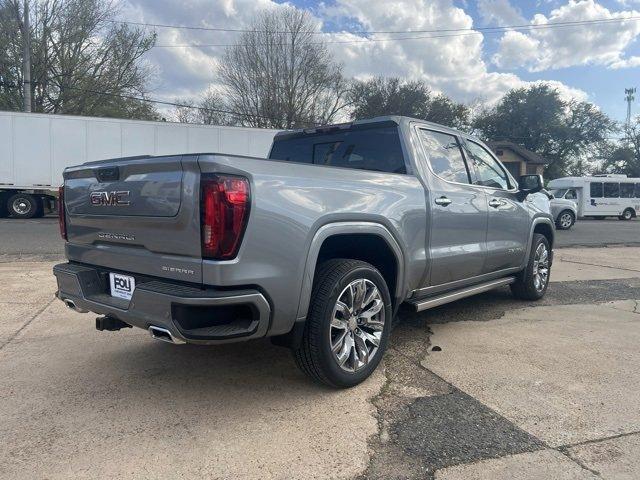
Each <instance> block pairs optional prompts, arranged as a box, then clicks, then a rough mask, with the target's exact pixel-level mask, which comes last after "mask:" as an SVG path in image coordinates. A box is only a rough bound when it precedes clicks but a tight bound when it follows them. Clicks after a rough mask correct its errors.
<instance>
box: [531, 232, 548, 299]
mask: <svg viewBox="0 0 640 480" xmlns="http://www.w3.org/2000/svg"><path fill="white" fill-rule="evenodd" d="M548 281H549V250H548V249H547V246H546V245H545V244H544V243H541V244H540V245H538V248H536V253H535V255H534V257H533V286H534V287H535V289H536V290H537V291H538V292H541V291H542V290H544V288H545V287H546V286H547V282H548Z"/></svg>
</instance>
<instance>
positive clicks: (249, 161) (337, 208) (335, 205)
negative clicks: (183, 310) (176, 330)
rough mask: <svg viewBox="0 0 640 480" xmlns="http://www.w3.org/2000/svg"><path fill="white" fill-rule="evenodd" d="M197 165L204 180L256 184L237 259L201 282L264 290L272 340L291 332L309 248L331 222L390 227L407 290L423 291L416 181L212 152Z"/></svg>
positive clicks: (218, 265) (207, 268) (211, 266)
mask: <svg viewBox="0 0 640 480" xmlns="http://www.w3.org/2000/svg"><path fill="white" fill-rule="evenodd" d="M198 163H199V164H200V169H201V171H202V173H203V174H207V173H227V174H238V175H243V176H246V177H247V178H249V181H250V184H251V213H250V217H249V222H248V225H247V229H246V232H245V235H244V240H243V242H242V246H241V248H240V251H239V253H238V256H237V258H235V259H234V260H230V261H209V260H207V261H204V262H203V272H202V273H203V282H204V283H205V284H208V285H215V286H234V285H257V286H260V287H261V288H262V289H263V290H264V291H265V293H266V294H267V295H268V296H269V297H270V300H271V302H272V306H273V307H274V316H273V318H274V323H273V325H272V328H271V331H270V334H272V335H276V334H280V333H286V332H287V331H289V330H290V329H291V327H292V325H293V322H294V321H295V319H296V314H297V309H298V303H299V299H300V295H301V286H302V284H303V275H304V269H305V264H306V262H307V255H308V252H309V250H310V246H311V243H312V241H313V238H314V235H315V234H316V232H317V231H318V229H320V228H321V227H322V226H324V225H327V224H330V223H336V222H353V221H358V222H374V223H377V224H381V225H384V226H385V227H386V228H387V229H388V230H389V232H390V233H391V234H392V235H393V237H394V238H395V240H396V241H397V243H398V245H399V246H400V248H401V250H402V253H403V257H404V259H403V261H404V271H405V278H406V282H405V290H411V289H413V288H416V287H417V286H418V285H419V282H420V280H421V278H422V276H423V274H424V270H425V244H426V226H427V214H426V206H425V192H424V189H423V187H422V184H421V183H420V182H419V181H418V179H417V178H416V177H414V176H411V175H399V174H388V173H379V172H371V171H363V170H353V169H346V168H335V167H324V166H318V165H305V164H295V163H289V162H279V161H272V160H258V159H255V158H248V157H238V156H224V155H213V154H212V155H201V156H200V157H199V159H198ZM390 287H391V286H390ZM391 288H392V287H391Z"/></svg>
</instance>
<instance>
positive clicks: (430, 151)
mask: <svg viewBox="0 0 640 480" xmlns="http://www.w3.org/2000/svg"><path fill="white" fill-rule="evenodd" d="M419 131H420V140H421V141H422V145H423V146H424V150H425V152H426V154H427V160H428V162H429V164H430V165H431V169H432V170H433V172H434V173H435V174H436V175H438V176H439V177H440V178H443V179H444V180H448V181H450V182H458V183H469V172H468V171H467V166H466V163H465V161H464V158H463V157H462V150H461V149H460V145H459V144H458V140H457V139H456V137H454V136H453V135H448V134H446V133H440V132H434V131H432V130H423V129H420V130H419Z"/></svg>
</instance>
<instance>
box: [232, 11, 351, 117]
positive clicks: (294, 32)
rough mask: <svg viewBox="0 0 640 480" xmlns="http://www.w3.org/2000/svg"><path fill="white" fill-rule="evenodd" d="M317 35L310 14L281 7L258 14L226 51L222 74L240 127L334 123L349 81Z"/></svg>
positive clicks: (344, 100) (342, 103) (343, 102)
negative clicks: (246, 29)
mask: <svg viewBox="0 0 640 480" xmlns="http://www.w3.org/2000/svg"><path fill="white" fill-rule="evenodd" d="M314 32H317V26H316V25H315V24H314V22H313V21H312V19H311V17H310V16H309V14H308V13H307V12H305V11H302V10H298V9H296V8H293V7H280V8H278V9H275V10H270V11H265V12H263V13H262V14H260V15H259V16H258V17H257V18H256V19H255V21H254V22H253V24H252V26H251V31H250V32H246V33H244V34H243V35H242V36H241V37H240V39H239V40H238V43H237V44H236V45H235V46H233V47H229V48H228V49H227V51H226V53H225V55H224V58H223V59H222V62H221V64H220V68H219V74H220V79H221V81H222V83H223V84H224V85H225V87H226V90H227V93H228V97H229V107H230V109H231V110H233V111H234V112H237V113H238V120H239V122H240V123H242V124H244V125H249V126H253V127H262V128H295V127H304V126H310V125H315V124H324V123H330V122H332V121H334V120H335V118H336V117H337V115H338V114H339V113H340V112H341V110H342V109H343V108H344V107H345V105H346V96H347V95H346V94H347V91H348V88H347V82H346V81H345V80H344V78H343V76H342V71H341V67H340V65H338V64H336V63H335V62H333V60H332V58H331V56H330V54H329V52H328V50H327V48H326V46H325V45H324V44H323V43H322V42H321V41H320V40H319V36H318V35H315V34H314Z"/></svg>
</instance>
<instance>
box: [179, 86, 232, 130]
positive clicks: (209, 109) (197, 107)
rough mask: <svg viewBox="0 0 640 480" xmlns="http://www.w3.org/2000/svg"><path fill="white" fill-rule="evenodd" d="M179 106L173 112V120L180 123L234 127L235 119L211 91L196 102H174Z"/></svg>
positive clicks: (220, 98) (216, 94) (218, 95)
mask: <svg viewBox="0 0 640 480" xmlns="http://www.w3.org/2000/svg"><path fill="white" fill-rule="evenodd" d="M175 103H177V104H179V106H176V107H175V109H174V111H173V118H174V119H175V120H176V121H178V122H180V123H198V124H203V125H236V124H238V120H237V118H236V117H235V116H234V115H233V114H231V113H230V112H229V110H228V106H227V105H226V104H225V103H224V100H223V99H222V96H221V95H220V94H219V93H218V92H215V91H213V90H209V91H207V92H206V93H205V94H204V95H203V96H202V98H200V100H199V101H198V102H195V101H193V100H180V99H178V100H176V102H175Z"/></svg>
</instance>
